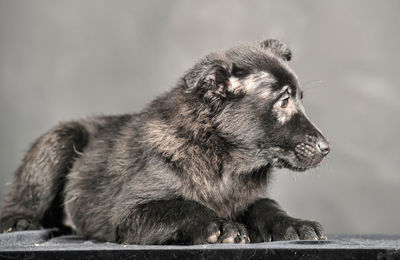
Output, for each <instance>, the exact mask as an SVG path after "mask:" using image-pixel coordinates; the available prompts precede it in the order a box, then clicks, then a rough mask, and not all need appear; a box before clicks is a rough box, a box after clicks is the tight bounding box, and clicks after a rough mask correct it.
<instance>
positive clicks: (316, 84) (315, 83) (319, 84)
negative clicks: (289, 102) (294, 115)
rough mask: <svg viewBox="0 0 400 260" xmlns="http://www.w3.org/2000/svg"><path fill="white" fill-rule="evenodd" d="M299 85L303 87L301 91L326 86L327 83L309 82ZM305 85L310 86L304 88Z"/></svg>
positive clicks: (320, 81) (321, 81)
mask: <svg viewBox="0 0 400 260" xmlns="http://www.w3.org/2000/svg"><path fill="white" fill-rule="evenodd" d="M300 84H301V85H302V86H303V91H306V90H309V89H314V88H320V87H327V86H328V82H327V81H326V80H310V81H306V82H301V83H300ZM306 85H311V86H306Z"/></svg>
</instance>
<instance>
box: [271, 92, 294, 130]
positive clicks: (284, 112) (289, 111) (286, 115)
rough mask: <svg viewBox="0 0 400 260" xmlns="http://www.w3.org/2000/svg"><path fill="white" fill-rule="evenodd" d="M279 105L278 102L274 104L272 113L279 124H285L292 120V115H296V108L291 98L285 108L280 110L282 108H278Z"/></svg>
mask: <svg viewBox="0 0 400 260" xmlns="http://www.w3.org/2000/svg"><path fill="white" fill-rule="evenodd" d="M286 89H288V92H289V88H288V87H286ZM284 98H285V97H283V99H284ZM279 104H280V101H278V102H276V104H275V105H274V108H273V111H274V113H275V115H276V117H277V119H278V121H279V123H281V124H285V123H286V122H287V121H289V120H290V118H292V116H293V115H294V114H296V113H297V112H298V110H297V107H296V105H295V102H294V100H293V98H292V97H289V100H288V104H287V107H285V108H282V107H280V105H279Z"/></svg>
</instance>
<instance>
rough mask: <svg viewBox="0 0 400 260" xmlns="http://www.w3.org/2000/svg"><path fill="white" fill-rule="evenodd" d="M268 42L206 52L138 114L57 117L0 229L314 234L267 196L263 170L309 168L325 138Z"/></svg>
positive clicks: (244, 236)
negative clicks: (62, 119)
mask: <svg viewBox="0 0 400 260" xmlns="http://www.w3.org/2000/svg"><path fill="white" fill-rule="evenodd" d="M291 56H292V55H291V51H290V50H289V48H288V47H287V46H286V45H285V44H284V43H282V42H280V41H278V40H273V39H268V40H265V41H262V42H258V43H254V44H251V45H242V46H238V47H234V48H231V49H229V50H226V51H223V52H218V53H211V54H209V55H208V56H206V57H204V58H203V59H201V60H200V61H199V62H198V63H196V64H195V65H194V66H193V67H192V68H191V69H190V70H188V71H187V72H186V73H185V75H184V76H183V77H182V78H181V79H180V80H179V81H178V83H177V85H176V87H175V88H173V89H172V90H171V91H169V92H167V93H166V94H164V95H163V96H161V97H159V98H157V99H155V100H154V101H153V102H151V103H150V104H149V105H148V106H147V107H145V108H144V109H143V110H142V111H141V112H139V113H137V114H130V115H119V116H99V117H92V118H86V119H81V120H76V121H71V122H64V123H61V124H59V125H57V126H55V127H54V128H52V129H51V130H49V131H48V132H47V133H45V134H44V135H43V136H41V137H40V138H39V139H37V141H36V142H35V143H34V144H33V145H32V147H31V149H30V150H29V151H28V153H27V154H26V156H25V158H24V159H23V162H22V164H21V166H20V167H19V168H18V170H17V172H16V176H15V180H14V182H13V184H12V186H11V188H10V191H9V193H8V194H7V196H6V199H5V203H4V207H3V210H2V213H1V230H2V231H3V232H10V231H16V230H29V229H38V228H40V227H58V228H60V229H66V227H70V228H72V230H73V231H74V232H75V233H76V234H79V235H83V236H85V237H87V238H92V239H97V240H100V241H111V242H118V243H126V244H203V243H220V242H222V243H248V242H250V241H253V242H261V241H275V240H291V239H293V240H295V239H307V240H308V239H311V240H320V239H325V236H324V234H323V230H322V227H321V225H320V224H319V223H317V222H313V221H307V220H301V219H297V218H292V217H290V216H288V215H287V214H286V212H285V211H284V210H283V209H281V208H280V207H279V205H278V204H277V203H276V202H275V201H274V200H272V199H270V198H268V197H267V188H268V184H269V181H270V175H271V173H272V170H273V168H274V167H277V168H282V167H285V168H288V169H291V170H294V171H305V170H307V169H309V168H312V167H315V166H318V165H319V164H320V163H321V162H322V161H323V159H324V157H325V156H326V155H327V154H328V152H329V144H328V142H327V140H326V139H325V138H324V137H323V135H322V134H321V132H320V130H318V128H316V127H315V126H314V125H313V123H312V122H311V121H310V120H309V118H308V117H307V116H306V114H305V111H304V108H303V106H302V103H301V100H302V91H301V89H300V85H299V81H298V79H297V77H296V75H295V73H294V72H293V71H292V70H291V69H290V68H289V66H288V64H287V62H288V61H289V60H290V59H291Z"/></svg>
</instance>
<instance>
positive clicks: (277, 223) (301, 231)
mask: <svg viewBox="0 0 400 260" xmlns="http://www.w3.org/2000/svg"><path fill="white" fill-rule="evenodd" d="M260 233H261V236H262V237H263V240H264V241H279V240H326V239H327V238H326V236H325V234H324V229H323V228H322V226H321V224H320V223H318V222H316V221H309V220H302V219H297V218H292V217H289V216H279V217H276V218H274V221H273V222H272V223H270V224H269V225H268V226H265V228H263V230H260Z"/></svg>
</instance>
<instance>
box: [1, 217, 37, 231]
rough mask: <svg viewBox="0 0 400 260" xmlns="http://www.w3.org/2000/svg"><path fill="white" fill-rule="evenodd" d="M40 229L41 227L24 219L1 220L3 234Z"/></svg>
mask: <svg viewBox="0 0 400 260" xmlns="http://www.w3.org/2000/svg"><path fill="white" fill-rule="evenodd" d="M35 229H40V225H39V224H37V223H34V222H33V221H30V220H28V219H25V218H22V217H12V218H7V219H2V220H1V232H3V233H6V232H13V231H23V230H35Z"/></svg>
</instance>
